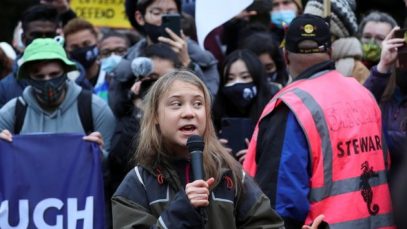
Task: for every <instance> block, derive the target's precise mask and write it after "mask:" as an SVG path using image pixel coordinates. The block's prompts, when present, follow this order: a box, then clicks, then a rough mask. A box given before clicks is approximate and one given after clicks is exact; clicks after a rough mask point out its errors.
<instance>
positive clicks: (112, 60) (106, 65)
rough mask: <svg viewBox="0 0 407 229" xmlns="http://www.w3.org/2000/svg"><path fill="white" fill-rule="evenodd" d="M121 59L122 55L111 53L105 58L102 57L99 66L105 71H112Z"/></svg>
mask: <svg viewBox="0 0 407 229" xmlns="http://www.w3.org/2000/svg"><path fill="white" fill-rule="evenodd" d="M122 59H123V57H121V56H119V55H116V54H112V55H110V56H108V57H106V58H103V59H102V60H101V61H100V62H101V68H102V70H103V71H105V72H112V71H113V70H114V69H115V68H116V67H117V65H118V64H119V63H120V61H121V60H122Z"/></svg>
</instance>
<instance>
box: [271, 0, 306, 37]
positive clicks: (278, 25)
mask: <svg viewBox="0 0 407 229" xmlns="http://www.w3.org/2000/svg"><path fill="white" fill-rule="evenodd" d="M302 10H303V7H302V1H301V0H272V8H271V11H270V20H271V31H272V34H273V36H274V39H275V40H277V41H278V43H280V42H281V41H282V40H283V38H284V30H285V29H287V27H288V25H289V24H290V23H291V21H292V20H293V19H294V18H295V17H296V16H297V15H300V14H302Z"/></svg>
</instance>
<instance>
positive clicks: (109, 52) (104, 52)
mask: <svg viewBox="0 0 407 229" xmlns="http://www.w3.org/2000/svg"><path fill="white" fill-rule="evenodd" d="M113 53H114V54H116V55H119V56H124V55H125V54H126V53H127V48H115V49H101V50H100V57H108V56H110V55H112V54H113Z"/></svg>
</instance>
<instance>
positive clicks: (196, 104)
mask: <svg viewBox="0 0 407 229" xmlns="http://www.w3.org/2000/svg"><path fill="white" fill-rule="evenodd" d="M202 106H203V103H202V102H201V101H197V102H195V103H194V107H202Z"/></svg>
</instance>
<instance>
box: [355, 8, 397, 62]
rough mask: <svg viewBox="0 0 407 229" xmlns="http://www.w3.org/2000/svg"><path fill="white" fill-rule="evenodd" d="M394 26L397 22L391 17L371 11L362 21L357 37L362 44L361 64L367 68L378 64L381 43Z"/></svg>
mask: <svg viewBox="0 0 407 229" xmlns="http://www.w3.org/2000/svg"><path fill="white" fill-rule="evenodd" d="M396 26H397V22H396V21H395V20H394V18H393V17H392V16H390V15H389V14H387V13H384V12H380V11H372V12H370V13H369V14H368V15H366V16H365V17H364V18H363V19H362V21H361V22H360V25H359V29H358V35H359V38H360V41H361V42H362V49H363V58H362V62H363V63H364V64H365V66H366V67H367V68H369V69H370V68H371V67H373V66H374V65H377V64H378V63H379V60H380V54H381V48H382V42H383V40H384V38H385V37H386V36H387V34H389V33H390V31H391V30H392V29H393V28H394V27H396Z"/></svg>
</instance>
